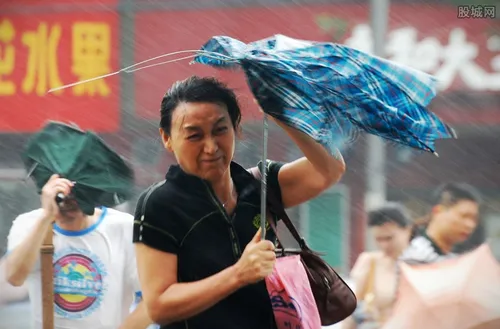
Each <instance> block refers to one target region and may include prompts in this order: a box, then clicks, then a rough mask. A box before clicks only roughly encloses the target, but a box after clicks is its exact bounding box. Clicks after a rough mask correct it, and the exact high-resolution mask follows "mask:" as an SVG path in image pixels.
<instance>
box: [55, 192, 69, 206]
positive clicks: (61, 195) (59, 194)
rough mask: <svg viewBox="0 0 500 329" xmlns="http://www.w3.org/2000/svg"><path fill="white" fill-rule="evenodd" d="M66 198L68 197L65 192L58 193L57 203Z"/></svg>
mask: <svg viewBox="0 0 500 329" xmlns="http://www.w3.org/2000/svg"><path fill="white" fill-rule="evenodd" d="M65 198H66V196H65V195H64V194H62V193H57V195H56V199H55V200H56V203H57V204H60V203H62V202H63V201H64V199H65Z"/></svg>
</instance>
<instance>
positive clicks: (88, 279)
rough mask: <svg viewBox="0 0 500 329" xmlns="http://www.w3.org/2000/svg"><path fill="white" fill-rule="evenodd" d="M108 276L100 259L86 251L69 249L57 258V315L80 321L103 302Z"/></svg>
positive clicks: (55, 281)
mask: <svg viewBox="0 0 500 329" xmlns="http://www.w3.org/2000/svg"><path fill="white" fill-rule="evenodd" d="M106 275H107V273H106V270H105V268H104V265H103V264H102V262H101V261H100V259H99V257H97V256H96V255H95V254H93V253H91V252H89V251H88V250H85V249H75V248H66V249H63V250H62V251H60V252H57V253H56V254H55V255H54V303H55V309H56V312H57V314H58V315H60V316H63V317H65V318H69V319H81V318H84V317H86V316H88V315H90V314H92V313H93V312H94V311H95V310H96V309H97V308H99V305H100V304H101V302H102V298H103V295H104V292H105V290H106V286H105V283H104V277H105V276H106Z"/></svg>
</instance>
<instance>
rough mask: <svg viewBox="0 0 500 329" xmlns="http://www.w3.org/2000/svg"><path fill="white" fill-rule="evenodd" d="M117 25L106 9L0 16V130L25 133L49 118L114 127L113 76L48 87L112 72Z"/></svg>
mask: <svg viewBox="0 0 500 329" xmlns="http://www.w3.org/2000/svg"><path fill="white" fill-rule="evenodd" d="M99 17H100V19H99ZM117 26H118V20H117V18H116V16H114V15H111V14H96V13H92V14H89V19H85V15H83V16H82V14H46V15H40V16H39V17H37V18H36V19H34V20H27V19H26V18H25V17H24V16H15V15H14V16H0V112H1V114H2V120H0V121H1V122H0V132H9V131H12V132H23V131H24V132H31V131H34V130H37V129H38V128H39V127H40V126H41V125H43V123H44V122H45V121H46V120H50V119H54V120H62V121H72V122H75V123H77V124H78V125H79V126H81V127H82V128H85V129H94V130H95V131H98V132H99V131H102V132H104V131H114V130H116V129H117V128H118V126H119V123H118V119H119V109H118V96H117V95H118V93H117V90H116V88H118V87H119V84H118V80H117V79H116V78H113V77H111V78H109V79H99V80H95V81H92V82H89V83H85V84H80V85H76V86H74V87H73V88H71V89H61V90H57V91H54V92H52V93H50V94H49V93H48V91H49V90H50V89H54V88H57V87H60V86H63V85H65V84H70V83H74V82H78V81H82V80H87V79H90V78H94V77H96V76H100V75H105V74H108V73H110V72H112V71H113V69H114V68H116V66H117V62H118V54H115V53H116V52H118V47H117V39H116V37H115V36H114V35H113V33H116V32H113V31H116V28H117ZM26 111H30V115H29V116H27V115H26ZM78 111H85V115H82V114H81V113H78ZM23 112H24V115H23V114H22V113H23ZM4 118H5V120H4Z"/></svg>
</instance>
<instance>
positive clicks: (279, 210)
mask: <svg viewBox="0 0 500 329" xmlns="http://www.w3.org/2000/svg"><path fill="white" fill-rule="evenodd" d="M251 172H252V174H253V175H254V177H255V178H256V179H258V180H259V181H260V179H261V177H262V173H261V172H260V170H259V169H258V168H252V170H251ZM267 204H268V206H269V211H270V212H271V213H272V214H274V215H275V216H277V217H278V218H279V219H281V220H282V221H283V223H284V224H285V226H286V227H287V229H288V230H289V231H290V233H291V234H292V236H293V238H294V239H295V241H297V243H298V244H299V246H300V249H304V248H307V245H306V241H305V239H304V238H303V237H301V236H300V234H299V232H298V231H297V228H296V227H295V225H293V222H292V220H291V219H290V217H288V214H287V213H286V211H285V207H284V206H283V202H280V201H279V200H278V198H277V197H276V193H275V192H274V190H273V189H272V188H271V187H270V186H269V185H267ZM271 227H272V228H273V230H274V231H275V233H276V234H277V230H276V227H275V226H274V223H273V224H272V225H271Z"/></svg>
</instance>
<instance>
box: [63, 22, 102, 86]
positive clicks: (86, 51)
mask: <svg viewBox="0 0 500 329" xmlns="http://www.w3.org/2000/svg"><path fill="white" fill-rule="evenodd" d="M110 38H111V32H110V30H109V26H108V25H106V24H104V23H75V24H74V25H73V51H72V53H73V65H72V71H73V73H74V74H75V75H76V76H77V77H78V78H79V81H82V80H87V79H91V78H94V77H97V76H100V75H105V74H107V73H110V72H111V68H110V66H109V59H110V53H111V49H110V44H111V40H110ZM73 92H74V94H75V95H77V96H81V95H83V94H85V93H88V94H89V95H91V96H94V95H95V94H98V95H100V96H108V95H109V94H110V92H111V90H110V89H109V86H108V85H107V84H106V80H104V79H99V80H95V81H91V82H88V83H84V84H80V85H76V86H74V87H73Z"/></svg>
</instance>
